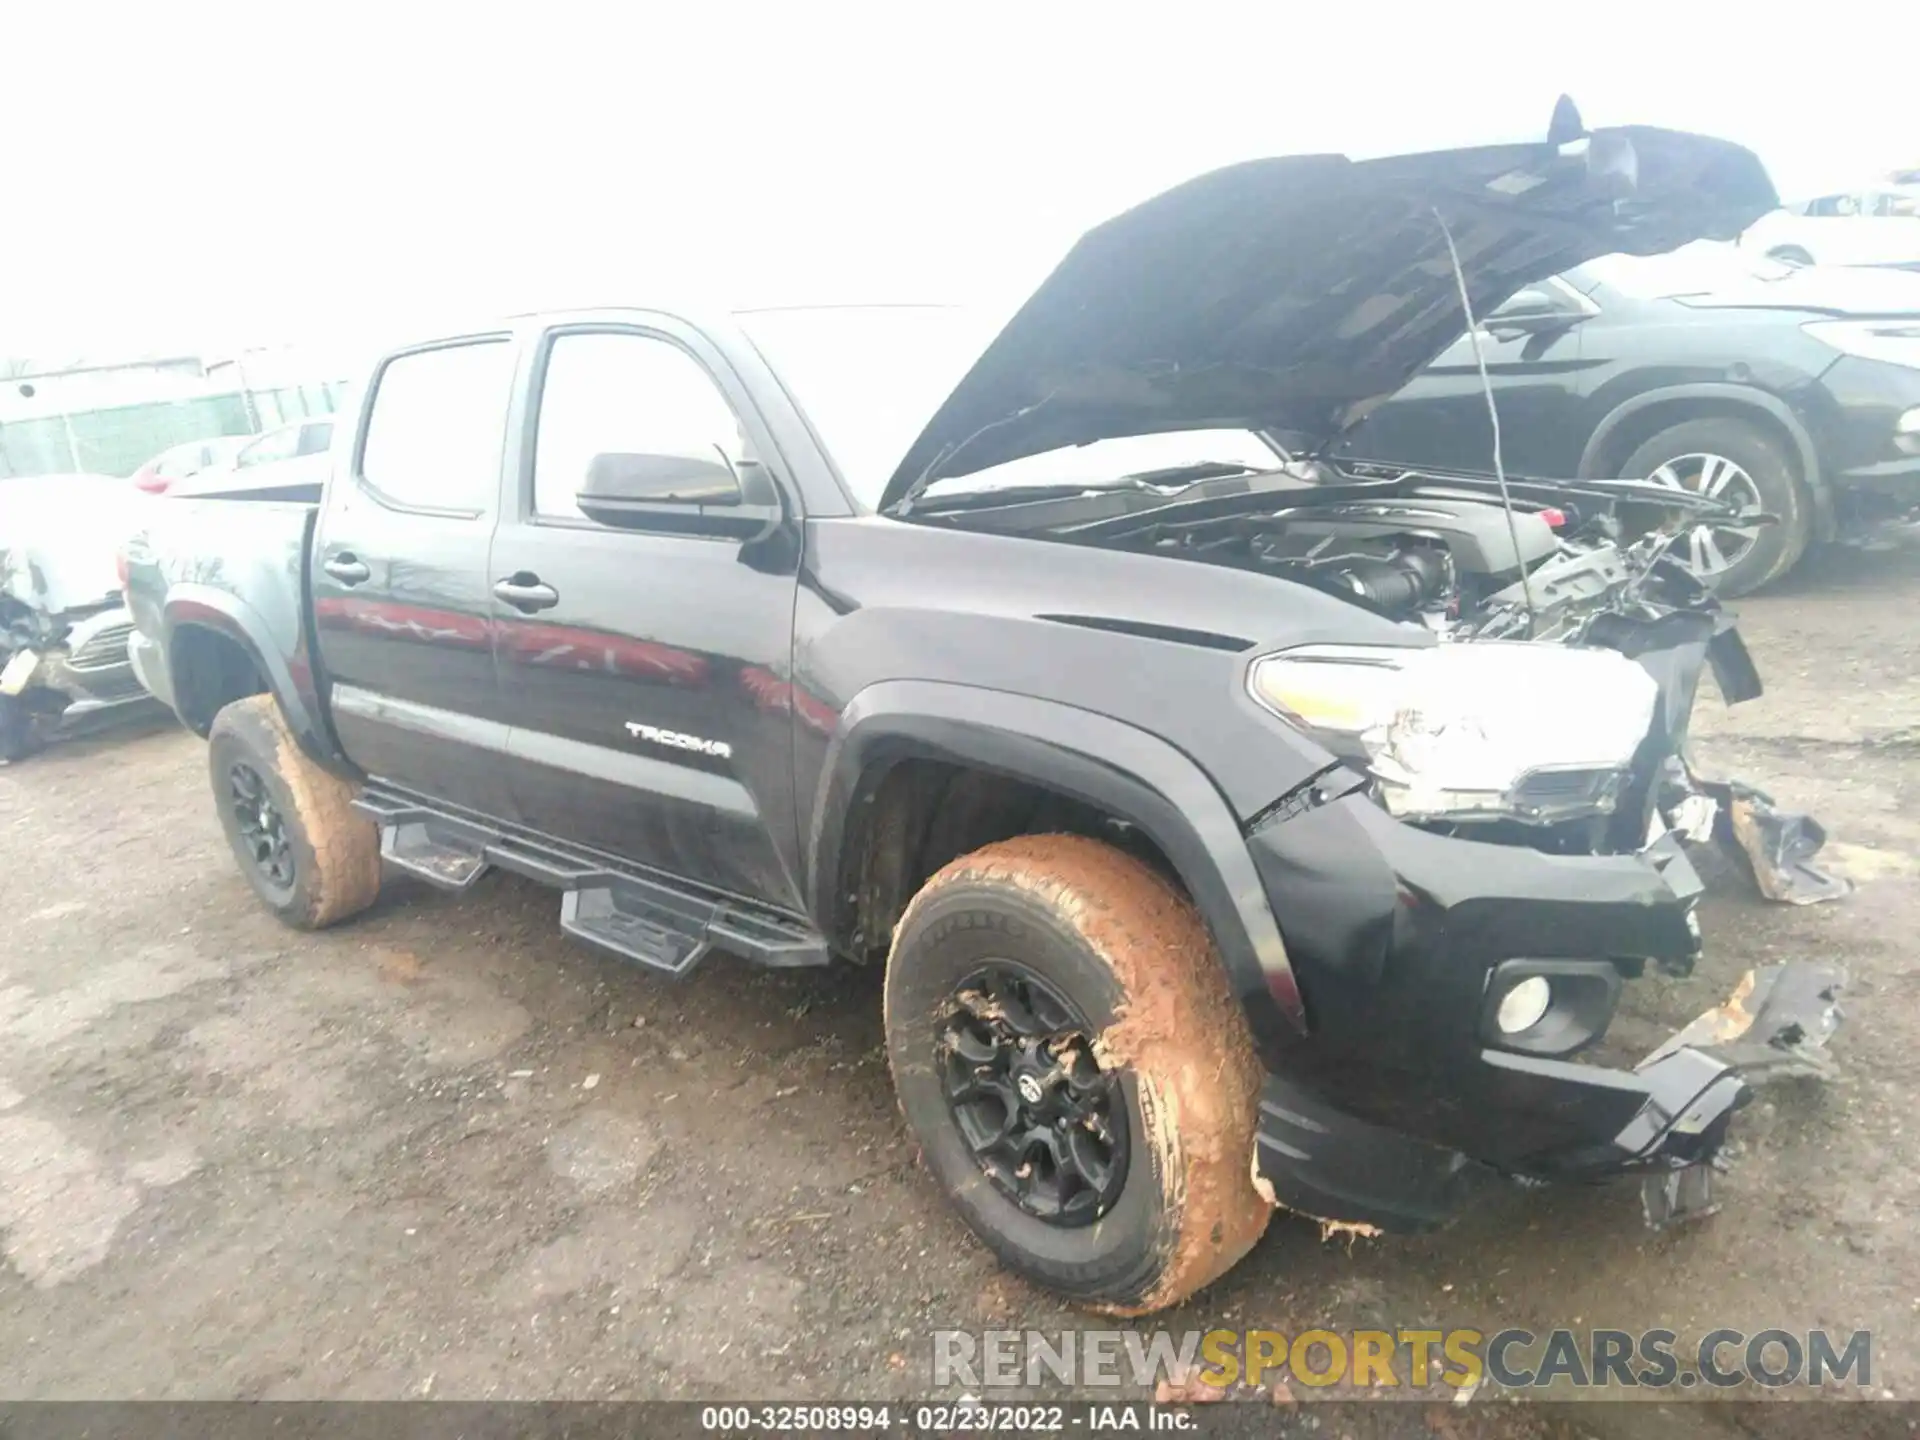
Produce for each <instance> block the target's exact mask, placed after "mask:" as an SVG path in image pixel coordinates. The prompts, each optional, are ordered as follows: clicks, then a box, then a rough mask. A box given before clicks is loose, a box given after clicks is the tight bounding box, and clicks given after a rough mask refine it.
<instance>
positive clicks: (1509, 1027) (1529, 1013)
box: [1494, 975, 1553, 1035]
mask: <svg viewBox="0 0 1920 1440" xmlns="http://www.w3.org/2000/svg"><path fill="white" fill-rule="evenodd" d="M1552 1002H1553V986H1551V985H1549V984H1548V983H1547V982H1546V981H1545V980H1543V979H1541V978H1540V977H1539V976H1538V975H1535V976H1533V977H1532V978H1531V979H1528V980H1522V981H1521V982H1520V983H1519V984H1518V985H1516V986H1514V987H1513V988H1512V989H1511V990H1509V991H1507V993H1506V994H1505V995H1503V996H1501V997H1500V1008H1499V1010H1498V1011H1496V1012H1495V1014H1494V1023H1495V1024H1497V1025H1498V1026H1499V1027H1500V1033H1501V1034H1503V1035H1518V1034H1519V1033H1520V1032H1521V1031H1522V1030H1531V1029H1532V1028H1533V1027H1534V1026H1536V1025H1538V1024H1539V1023H1540V1017H1541V1016H1542V1015H1545V1014H1546V1013H1547V1006H1548V1005H1550V1004H1551V1003H1552Z"/></svg>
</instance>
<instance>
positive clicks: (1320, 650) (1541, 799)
mask: <svg viewBox="0 0 1920 1440" xmlns="http://www.w3.org/2000/svg"><path fill="white" fill-rule="evenodd" d="M1248 683H1249V685H1250V686H1251V688H1252V691H1253V696H1254V698H1255V699H1256V700H1258V701H1259V702H1260V703H1261V704H1262V705H1264V706H1266V707H1267V708H1268V709H1270V710H1272V711H1273V712H1274V713H1275V714H1277V715H1279V716H1280V717H1281V718H1283V719H1285V720H1288V721H1291V722H1292V723H1294V724H1296V725H1299V726H1301V727H1302V728H1303V729H1305V730H1307V731H1308V732H1310V733H1311V734H1313V735H1314V736H1315V737H1316V738H1317V739H1319V740H1320V741H1321V742H1322V743H1323V744H1325V745H1326V746H1327V748H1328V749H1330V750H1332V751H1334V752H1335V753H1336V754H1340V755H1343V756H1346V757H1347V758H1349V759H1353V760H1357V761H1360V762H1362V763H1363V764H1365V765H1366V767H1367V769H1368V770H1370V771H1371V772H1372V773H1373V775H1374V776H1375V777H1376V778H1377V779H1378V780H1379V782H1380V785H1379V790H1380V796H1381V799H1382V800H1383V801H1384V803H1385V804H1386V806H1387V808H1388V809H1389V810H1391V811H1392V812H1393V813H1394V814H1396V815H1399V816H1403V817H1406V818H1409V819H1425V818H1432V819H1439V818H1443V817H1445V818H1472V817H1475V816H1481V817H1495V816H1506V817H1509V818H1513V819H1519V820H1529V821H1543V820H1557V819H1564V818H1568V817H1571V816H1574V815H1582V814H1593V813H1596V812H1605V811H1608V810H1611V809H1612V808H1613V802H1614V800H1615V798H1616V796H1617V794H1618V791H1619V786H1620V782H1621V780H1622V778H1623V776H1624V775H1625V773H1626V770H1627V767H1628V765H1629V764H1630V763H1631V762H1632V759H1633V753H1634V751H1635V749H1637V748H1638V746H1639V744H1640V741H1641V740H1642V739H1643V738H1644V737H1645V736H1646V734H1647V729H1648V727H1649V726H1650V725H1651V724H1652V721H1653V710H1654V703H1655V701H1656V700H1657V698H1658V696H1659V687H1658V686H1657V685H1656V684H1655V683H1654V681H1653V677H1652V676H1651V675H1649V674H1647V672H1646V671H1645V670H1643V669H1641V667H1640V666H1639V665H1637V664H1635V663H1634V662H1633V661H1632V660H1629V659H1627V658H1626V657H1625V656H1624V655H1620V654H1618V653H1616V652H1614V651H1612V650H1582V649H1576V648H1573V647H1569V646H1563V645H1541V644H1530V643H1527V642H1524V641H1511V642H1502V641H1480V642H1476V643H1473V644H1459V645H1435V646H1431V647H1427V648H1423V649H1411V648H1399V647H1389V646H1376V645H1308V646H1303V647H1301V648H1299V649H1296V650H1284V651H1280V652H1279V653H1277V654H1273V655H1267V656H1264V657H1262V658H1261V659H1259V660H1257V661H1255V662H1254V664H1253V667H1252V670H1251V671H1250V672H1249V675H1248Z"/></svg>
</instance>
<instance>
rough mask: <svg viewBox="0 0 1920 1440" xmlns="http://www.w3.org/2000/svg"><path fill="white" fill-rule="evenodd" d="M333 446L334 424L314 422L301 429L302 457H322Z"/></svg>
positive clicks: (324, 421) (323, 421)
mask: <svg viewBox="0 0 1920 1440" xmlns="http://www.w3.org/2000/svg"><path fill="white" fill-rule="evenodd" d="M332 444H333V422H332V421H330V420H320V421H314V422H311V423H309V424H306V425H302V426H301V427H300V453H301V454H302V455H322V454H325V453H326V450H327V447H328V446H330V445H332Z"/></svg>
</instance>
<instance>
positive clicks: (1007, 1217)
mask: <svg viewBox="0 0 1920 1440" xmlns="http://www.w3.org/2000/svg"><path fill="white" fill-rule="evenodd" d="M886 1028H887V1051H888V1056H889V1059H890V1060H891V1062H892V1067H893V1077H894V1084H895V1086H896V1088H897V1090H898V1092H899V1096H900V1104H901V1108H902V1109H903V1110H904V1111H905V1113H906V1117H907V1121H908V1123H909V1124H910V1125H911V1126H912V1127H913V1130H914V1133H915V1135H916V1136H917V1138H918V1139H919V1141H920V1144H921V1147H922V1151H923V1154H924V1157H925V1159H926V1163H927V1166H928V1168H929V1169H930V1170H932V1172H933V1174H934V1177H935V1179H936V1180H938V1181H939V1183H940V1185H941V1187H942V1189H943V1190H944V1191H945V1192H946V1194H947V1196H948V1198H949V1199H950V1200H951V1201H952V1203H953V1205H954V1206H955V1208H957V1209H958V1210H959V1212H960V1215H961V1217H962V1218H963V1219H964V1220H965V1221H966V1222H967V1224H968V1225H969V1226H970V1227H972V1229H973V1231H974V1233H976V1234H977V1235H979V1236H980V1238H981V1239H982V1240H984V1241H985V1242H986V1243H987V1245H988V1246H989V1247H991V1248H992V1250H993V1251H994V1253H995V1254H996V1255H998V1256H999V1257H1000V1259H1001V1260H1002V1261H1003V1262H1004V1263H1005V1264H1007V1265H1008V1266H1010V1267H1011V1268H1012V1269H1014V1270H1016V1271H1018V1272H1019V1273H1020V1274H1022V1275H1024V1276H1026V1277H1027V1278H1028V1279H1031V1280H1033V1281H1036V1282H1037V1283H1039V1284H1041V1285H1044V1286H1047V1287H1048V1288H1050V1289H1052V1290H1055V1291H1058V1292H1060V1293H1061V1294H1063V1295H1066V1296H1068V1297H1070V1298H1072V1299H1074V1300H1076V1301H1079V1302H1080V1303H1082V1304H1086V1305H1090V1306H1093V1307H1095V1308H1098V1309H1103V1310H1107V1311H1111V1312H1115V1313H1120V1314H1145V1313H1147V1312H1149V1311H1153V1310H1158V1309H1161V1308H1163V1307H1165V1306H1168V1305H1173V1304H1176V1303H1177V1302H1179V1301H1180V1300H1183V1299H1185V1298H1186V1297H1187V1296H1188V1295H1190V1294H1192V1293H1193V1292H1194V1291H1195V1290H1198V1289H1199V1288H1200V1287H1201V1286H1203V1285H1205V1284H1207V1283H1208V1282H1209V1281H1211V1280H1213V1279H1215V1278H1216V1277H1218V1276H1219V1275H1221V1274H1223V1273H1225V1272H1226V1271H1227V1270H1228V1269H1230V1268H1231V1267H1232V1266H1233V1265H1234V1263H1235V1262H1236V1261H1238V1260H1239V1259H1240V1257H1241V1256H1243V1255H1245V1254H1246V1252H1247V1251H1248V1250H1249V1249H1251V1248H1252V1247H1253V1245H1254V1243H1255V1242H1256V1241H1257V1240H1258V1239H1259V1238H1260V1235H1261V1233H1262V1232H1263V1231H1264V1230H1265V1229H1266V1225H1267V1220H1268V1218H1269V1216H1270V1214H1271V1209H1270V1207H1269V1206H1268V1205H1267V1204H1266V1203H1265V1202H1264V1201H1263V1200H1262V1199H1261V1198H1260V1196H1259V1195H1258V1194H1257V1193H1256V1192H1255V1190H1254V1188H1253V1183H1252V1174H1251V1167H1252V1164H1253V1153H1254V1130H1255V1126H1256V1123H1257V1119H1258V1101H1259V1090H1260V1075H1261V1072H1260V1065H1259V1061H1258V1059H1257V1058H1256V1056H1255V1054H1254V1050H1253V1043H1252V1039H1251V1036H1250V1035H1249V1033H1248V1030H1247V1024H1246V1020H1245V1017H1244V1016H1243V1015H1242V1013H1241V1010H1240V1007H1239V1003H1238V1002H1237V1001H1236V1000H1235V999H1234V997H1233V995H1232V993H1231V992H1230V990H1229V989H1228V986H1227V981H1226V974H1225V971H1224V970H1223V969H1222V967H1221V965H1220V963H1219V961H1218V959H1217V958H1216V957H1215V954H1214V950H1213V946H1212V943H1211V942H1210V940H1209V938H1208V936H1207V932H1206V927H1205V926H1204V925H1203V924H1202V923H1201V921H1200V918H1199V916H1198V915H1197V914H1196V913H1195V912H1194V910H1193V907H1192V906H1191V905H1190V904H1189V903H1188V902H1187V901H1186V899H1185V898H1184V897H1183V896H1182V895H1180V893H1179V892H1178V891H1177V890H1176V889H1175V888H1174V887H1173V886H1172V885H1170V884H1168V883H1167V881H1166V880H1164V879H1163V878H1162V877H1161V876H1160V875H1158V874H1157V873H1156V872H1155V871H1154V870H1153V869H1152V868H1151V867H1149V866H1148V865H1146V864H1144V863H1143V862H1141V861H1139V860H1137V859H1135V858H1134V857H1132V856H1130V855H1127V854H1125V853H1124V852H1122V851H1119V850H1116V849H1114V848H1113V847H1111V846H1109V845H1103V844H1101V843H1100V842H1098V841H1095V840H1090V839H1086V838H1084V837H1081V836H1076V835H1035V836H1025V837H1021V838H1019V839H1014V840H1006V841H1002V842H999V843H997V844H993V845H989V846H986V847H985V848H984V849H981V850H977V851H975V852H974V853H973V854H971V855H966V856H962V857H961V858H960V859H958V860H955V861H954V862H953V863H952V864H950V865H948V866H947V867H946V868H945V869H943V870H941V871H939V872H938V873H937V874H935V875H934V876H933V878H932V879H930V880H929V881H927V883H926V885H925V886H924V887H923V888H922V889H921V891H920V893H919V894H918V895H916V896H915V897H914V899H913V902H912V904H910V905H909V906H908V907H907V911H906V914H905V915H904V916H903V917H902V918H901V921H900V924H899V927H898V928H897V929H896V930H895V932H894V940H893V950H892V954H891V955H890V956H889V958H888V961H887V977H886Z"/></svg>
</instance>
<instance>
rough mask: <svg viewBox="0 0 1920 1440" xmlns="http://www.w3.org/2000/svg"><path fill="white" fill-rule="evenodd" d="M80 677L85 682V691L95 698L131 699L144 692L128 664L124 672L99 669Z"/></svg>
mask: <svg viewBox="0 0 1920 1440" xmlns="http://www.w3.org/2000/svg"><path fill="white" fill-rule="evenodd" d="M80 679H81V680H82V681H83V682H84V683H85V685H86V690H87V693H88V694H89V695H91V696H93V698H94V699H96V700H131V699H133V698H134V697H135V696H136V695H144V694H145V693H146V690H145V688H144V687H143V686H142V685H141V684H140V678H139V677H138V676H137V675H135V674H134V673H133V667H132V666H128V667H127V669H126V672H125V673H124V674H120V675H113V674H109V673H107V672H105V671H100V672H95V673H92V674H88V675H84V676H81V677H80Z"/></svg>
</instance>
